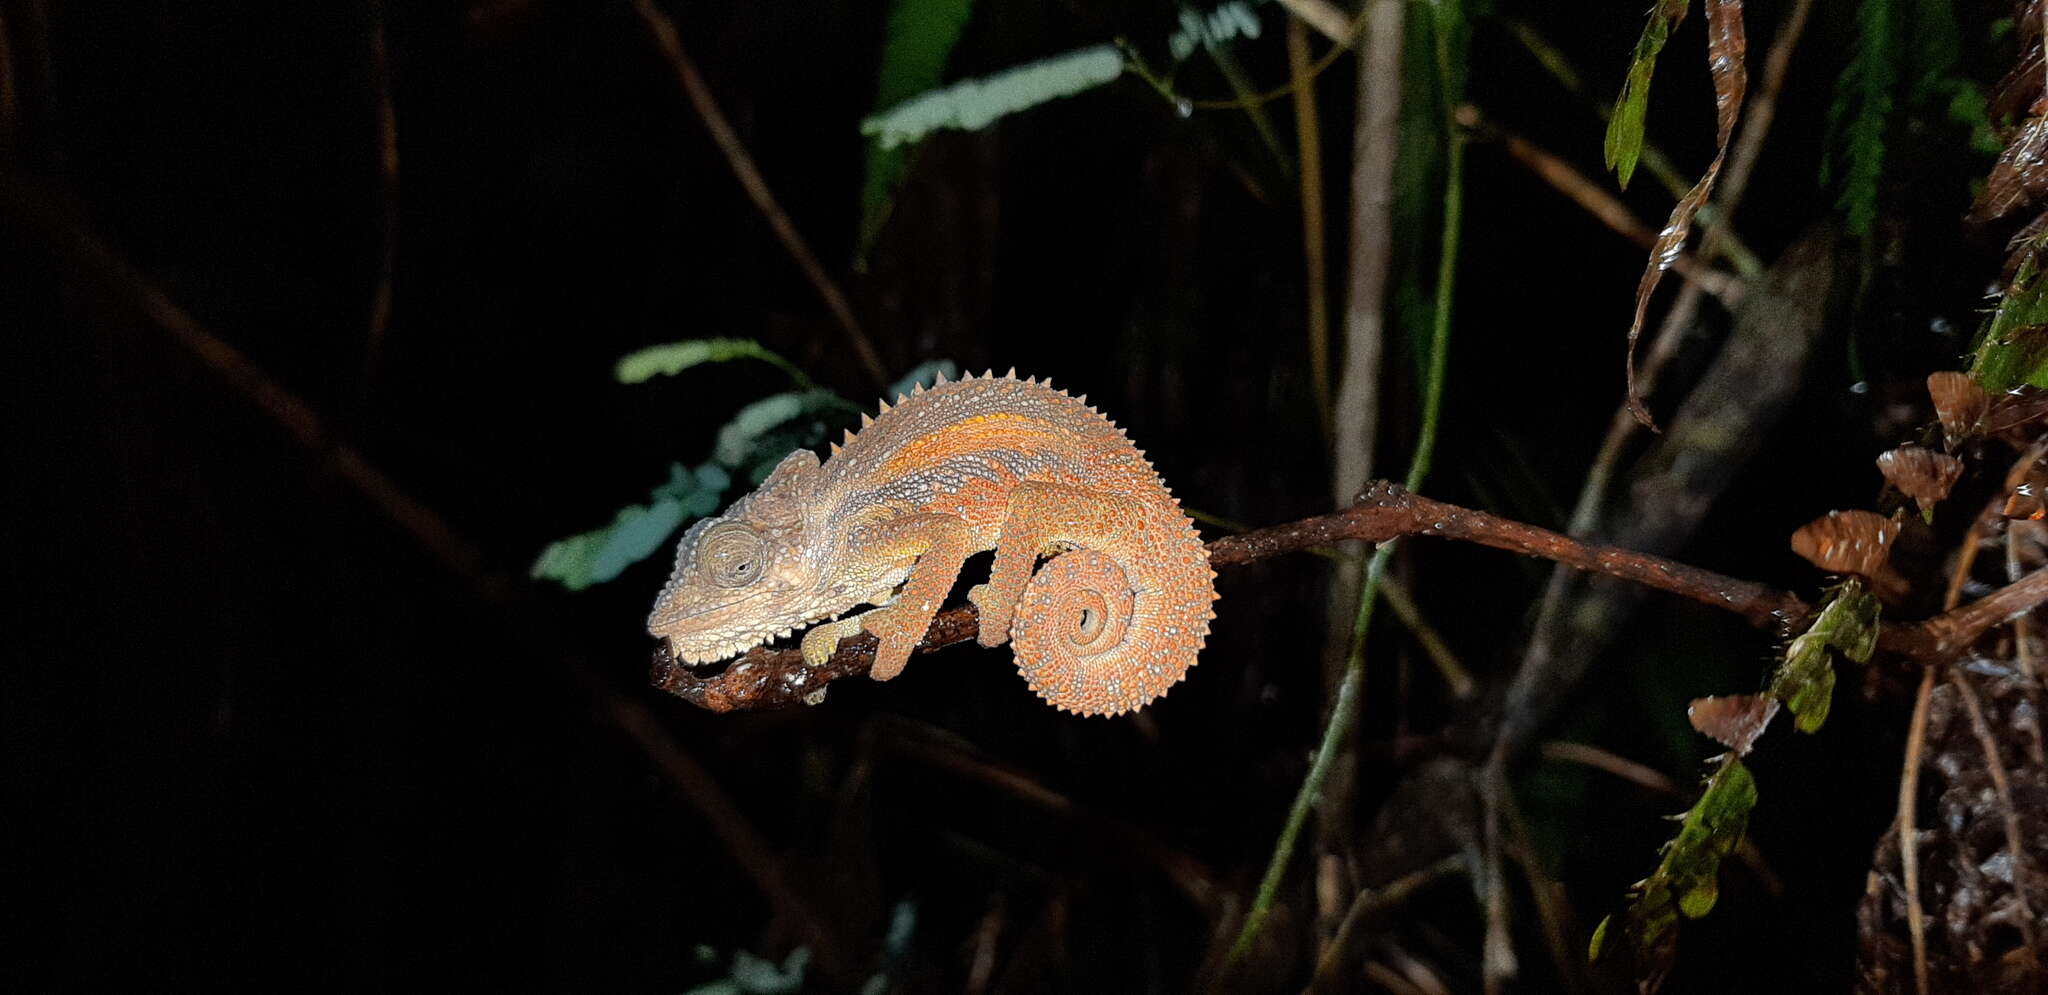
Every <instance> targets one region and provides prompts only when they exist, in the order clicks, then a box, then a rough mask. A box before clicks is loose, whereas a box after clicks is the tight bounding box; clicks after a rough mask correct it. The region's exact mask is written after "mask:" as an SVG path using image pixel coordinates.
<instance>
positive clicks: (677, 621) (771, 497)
mask: <svg viewBox="0 0 2048 995" xmlns="http://www.w3.org/2000/svg"><path fill="white" fill-rule="evenodd" d="M818 470H819V465H818V457H817V454H815V453H812V452H810V451H809V450H799V451H797V452H794V453H791V454H790V455H789V456H788V457H786V458H784V459H783V461H782V463H781V464H780V465H778V466H777V467H776V468H775V472H774V473H771V474H769V475H768V479H767V480H764V481H762V482H761V486H760V487H759V488H758V489H756V490H755V491H754V493H752V494H749V495H747V496H746V497H744V498H741V499H740V500H739V501H738V502H737V503H735V504H734V505H733V506H732V507H730V508H727V509H726V510H725V513H724V514H722V515H719V516H718V517H716V518H707V519H705V520H703V521H701V522H698V523H697V524H696V525H694V526H691V527H690V530H689V531H688V532H686V533H684V534H683V541H682V542H681V543H680V544H679V545H678V546H677V547H676V568H675V573H674V574H672V575H671V576H670V577H669V581H668V585H667V586H666V587H663V588H662V589H661V596H660V597H659V598H657V599H655V602H654V613H653V614H651V615H649V616H648V617H647V631H648V632H650V633H653V634H654V637H655V638H657V639H666V640H668V645H669V652H670V654H671V655H673V656H674V657H675V659H677V660H678V661H681V662H683V663H708V662H710V661H713V660H723V659H725V658H726V657H729V656H732V655H734V654H736V653H739V652H742V651H744V650H747V649H751V648H752V647H755V646H759V645H760V644H762V643H765V642H767V641H769V640H771V639H774V638H777V637H779V636H783V635H787V634H788V633H789V631H790V630H791V629H793V628H795V627H797V626H800V625H803V624H804V623H806V622H810V621H814V620H816V619H819V618H823V617H825V616H827V615H830V614H833V613H834V612H836V611H839V610H842V609H844V608H845V607H846V606H845V605H836V606H835V605H832V604H828V603H826V602H827V598H826V596H825V595H824V594H823V592H820V591H819V590H818V588H819V584H818V583H817V581H818V572H819V568H818V565H817V564H816V563H815V562H813V561H812V558H811V557H809V556H806V555H805V554H806V549H807V544H806V543H805V542H804V509H805V506H806V505H807V504H808V502H809V500H810V498H811V495H812V493H813V492H814V491H815V489H816V487H817V483H818Z"/></svg>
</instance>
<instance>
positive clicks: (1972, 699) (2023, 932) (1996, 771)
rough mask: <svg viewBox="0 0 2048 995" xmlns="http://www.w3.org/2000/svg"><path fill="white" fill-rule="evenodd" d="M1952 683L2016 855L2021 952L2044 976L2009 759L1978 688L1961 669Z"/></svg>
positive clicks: (1953, 672)
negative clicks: (2008, 772)
mask: <svg viewBox="0 0 2048 995" xmlns="http://www.w3.org/2000/svg"><path fill="white" fill-rule="evenodd" d="M1948 681H1949V683H1950V684H1953V685H1955V689H1956V694H1957V696H1958V697H1960V698H1962V701H1963V711H1965V712H1968V713H1969V714H1970V731H1971V732H1972V733H1974V734H1975V735H1976V737H1977V746H1978V748H1979V749H1981V750H1983V751H1984V772H1985V773H1987V774H1989V775H1991V787H1992V790H1993V791H1995V792H1997V794H1998V809H1999V813H1998V814H1999V815H2000V816H2002V817H2003V819H2004V822H2005V847H2006V849H2007V850H2010V851H2011V852H2012V881H2013V889H2012V894H2013V901H2014V902H2015V903H2017V904H2018V906H2019V915H2017V916H2015V917H2014V918H2015V919H2017V920H2019V927H2020V949H2021V951H2023V952H2024V953H2025V955H2026V958H2027V974H2028V975H2029V976H2030V977H2033V978H2036V979H2038V978H2040V976H2041V955H2040V953H2039V951H2040V947H2039V946H2038V945H2037V944H2036V943H2035V942H2034V909H2033V907H2032V906H2031V905H2030V904H2029V903H2028V902H2027V881H2028V879H2029V878H2031V877H2032V876H2033V870H2032V866H2031V865H2032V864H2033V861H2032V860H2030V859H2029V856H2030V854H2029V852H2028V849H2027V844H2026V838H2025V836H2023V835H2022V834H2021V832H2020V816H2019V809H2017V808H2015V807H2014V806H2013V802H2012V780H2011V778H2009V777H2007V776H2006V772H2005V758H2003V757H2001V756H2000V755H1999V752H1998V737H1997V736H1995V735H1992V732H1991V724H1990V723H1989V722H1986V721H1984V706H1982V705H1981V704H1979V703H1978V702H1977V692H1976V689H1974V688H1972V687H1970V682H1969V680H1968V679H1967V678H1965V677H1964V676H1963V670H1962V668H1961V667H1952V668H1950V669H1949V674H1948Z"/></svg>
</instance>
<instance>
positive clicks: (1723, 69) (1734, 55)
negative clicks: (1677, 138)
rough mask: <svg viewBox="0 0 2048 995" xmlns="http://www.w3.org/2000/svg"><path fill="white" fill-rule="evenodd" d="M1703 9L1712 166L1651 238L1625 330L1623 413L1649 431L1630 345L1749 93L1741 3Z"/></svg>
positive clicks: (1727, 1) (1720, 2) (1718, 1)
mask: <svg viewBox="0 0 2048 995" xmlns="http://www.w3.org/2000/svg"><path fill="white" fill-rule="evenodd" d="M1705 7H1706V12H1707V71H1708V72H1709V73H1710V74H1711V75H1712V76H1713V79H1714V144H1715V151H1714V161H1713V162H1711V163H1708V164H1707V171H1706V172H1705V173H1703V174H1701V176H1700V180H1699V182H1698V183H1695V184H1693V187H1692V189H1691V190H1688V191H1686V194H1685V196H1684V197H1681V198H1679V201H1678V204H1677V205H1676V206H1674V207H1673V208H1672V209H1671V217H1670V218H1669V219H1667V220H1666V221H1665V222H1664V228H1663V230H1662V231H1660V232H1658V233H1657V241H1656V244H1654V245H1652V246H1651V247H1650V262H1649V265H1647V266H1645V267H1644V268H1643V277H1642V279H1641V280H1639V281H1637V282H1636V310H1635V317H1634V318H1633V319H1632V320H1631V321H1630V322H1629V326H1628V410H1629V413H1630V414H1632V415H1634V416H1635V418H1636V420H1637V421H1639V422H1642V423H1643V424H1644V425H1647V426H1649V427H1651V428H1655V427H1656V425H1657V423H1656V421H1655V420H1654V419H1652V418H1651V417H1650V409H1649V408H1648V407H1646V406H1644V404H1643V395H1642V393H1641V391H1639V390H1638V389H1637V388H1636V341H1637V340H1638V339H1640V338H1641V337H1642V334H1643V322H1644V321H1645V320H1646V319H1647V318H1648V316H1649V312H1650V295H1652V294H1654V293H1656V291H1657V284H1658V283H1660V282H1662V281H1663V279H1664V271H1665V270H1668V269H1670V268H1671V267H1672V265H1673V264H1674V263H1676V262H1677V261H1678V254H1679V252H1680V251H1681V250H1683V249H1684V248H1685V240H1686V237H1687V236H1689V235H1691V234H1692V219H1693V216H1694V215H1696V214H1698V213H1699V210H1700V207H1701V206H1702V205H1704V204H1705V203H1706V202H1707V197H1708V196H1710V195H1711V194H1712V193H1713V192H1714V181H1715V180H1717V179H1719V178H1720V175H1721V164H1722V163H1723V162H1725V161H1726V160H1727V158H1728V142H1729V140H1730V139H1731V138H1732V137H1733V136H1734V134H1735V122H1736V119H1738V118H1740V117H1741V116H1742V98H1743V95H1744V94H1746V93H1747V92H1748V91H1749V62H1748V56H1747V53H1748V49H1749V40H1748V36H1747V35H1746V34H1745V33H1744V32H1743V27H1742V0H1706V3H1705Z"/></svg>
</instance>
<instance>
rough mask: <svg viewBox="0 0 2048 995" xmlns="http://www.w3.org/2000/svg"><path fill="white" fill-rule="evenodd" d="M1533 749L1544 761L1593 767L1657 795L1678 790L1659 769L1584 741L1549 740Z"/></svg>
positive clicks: (1668, 793) (1671, 793)
mask: <svg viewBox="0 0 2048 995" xmlns="http://www.w3.org/2000/svg"><path fill="white" fill-rule="evenodd" d="M1537 749H1538V752H1540V753H1541V754H1542V755H1543V758H1544V759H1546V760H1561V761H1564V762H1566V763H1575V764H1584V765H1585V766H1588V767H1595V768H1598V769H1600V770H1604V771H1606V772H1607V773H1609V774H1612V775H1614V776H1615V777H1618V778H1621V779H1622V780H1624V781H1629V782H1631V783H1634V784H1638V785H1641V786H1642V787H1645V788H1648V789H1650V790H1651V791H1655V792H1657V793H1658V794H1664V795H1675V794H1677V793H1678V785H1676V784H1674V783H1672V781H1671V778H1669V777H1667V776H1665V774H1664V772H1663V771H1660V770H1658V769H1657V768H1655V767H1652V766H1650V765H1649V764H1646V763H1642V762H1640V761H1636V760H1630V759H1629V758H1627V757H1624V756H1622V755H1621V754H1619V753H1614V752H1612V751H1609V750H1603V749H1601V748H1600V747H1597V746H1593V745H1591V744H1588V743H1571V742H1566V741H1563V740H1553V741H1551V742H1548V743H1545V744H1543V745H1542V746H1541V747H1538V748H1537Z"/></svg>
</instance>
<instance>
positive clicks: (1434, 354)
mask: <svg viewBox="0 0 2048 995" xmlns="http://www.w3.org/2000/svg"><path fill="white" fill-rule="evenodd" d="M1433 13H1434V17H1433V22H1432V24H1431V28H1432V30H1431V35H1432V37H1433V38H1434V39H1435V42H1436V68H1437V82H1438V89H1439V91H1440V92H1439V98H1440V100H1441V107H1440V108H1439V110H1440V115H1439V120H1440V121H1441V122H1442V126H1443V128H1444V140H1445V144H1446V146H1447V147H1446V150H1445V151H1446V158H1445V167H1444V194H1443V209H1444V222H1443V225H1444V227H1443V235H1442V239H1441V242H1440V248H1439V251H1438V254H1437V284H1436V314H1435V321H1434V325H1433V326H1432V330H1431V334H1430V356H1429V366H1428V372H1427V374H1426V376H1425V379H1424V382H1423V395H1422V426H1421V429H1420V431H1418V432H1417V433H1416V438H1415V455H1414V458H1413V459H1412V460H1411V461H1410V462H1409V464H1408V477H1407V481H1406V483H1407V487H1408V489H1409V490H1411V491H1412V490H1415V489H1416V488H1418V487H1420V486H1422V481H1423V480H1424V479H1425V478H1426V477H1428V476H1429V468H1430V463H1431V462H1432V458H1433V457H1434V455H1435V450H1436V438H1437V423H1438V422H1439V421H1441V420H1442V414H1443V395H1444V377H1445V371H1446V369H1447V366H1448V358H1449V353H1450V340H1451V302H1452V299H1453V294H1454V292H1455V291H1456V289H1457V286H1456V281H1457V273H1458V242H1459V239H1458V234H1459V227H1460V224H1461V222H1462V220H1463V218H1464V214H1465V197H1464V182H1465V138H1464V134H1463V132H1461V131H1460V130H1459V128H1458V124H1457V122H1456V121H1455V120H1454V119H1453V117H1452V108H1453V107H1454V106H1455V105H1456V98H1457V95H1456V94H1455V93H1452V92H1450V91H1451V83H1452V79H1451V53H1450V42H1449V40H1448V39H1447V38H1446V37H1445V30H1444V29H1445V27H1446V26H1447V25H1446V22H1447V21H1450V20H1451V19H1453V18H1455V17H1457V16H1458V14H1457V13H1456V12H1455V8H1452V12H1451V13H1449V14H1448V15H1447V14H1446V13H1445V10H1444V8H1441V7H1439V8H1435V9H1434V10H1433ZM1396 545H1397V544H1396V543H1394V542H1383V543H1380V544H1379V546H1378V548H1376V549H1374V550H1373V555H1372V560H1371V561H1370V562H1369V563H1368V564H1367V565H1366V568H1365V582H1364V584H1363V585H1362V587H1361V590H1360V592H1359V596H1358V613H1357V615H1356V617H1355V620H1354V621H1353V623H1352V627H1351V652H1350V654H1349V655H1348V657H1347V659H1346V660H1345V664H1344V679H1343V681H1342V682H1341V683H1340V684H1339V685H1338V686H1337V701H1336V704H1335V705H1334V706H1332V708H1331V709H1330V721H1329V724H1328V725H1327V726H1325V727H1324V729H1323V740H1322V745H1321V746H1320V747H1318V748H1317V750H1316V758H1315V761H1314V762H1313V763H1312V764H1310V765H1309V770H1308V776H1307V777H1305V778H1303V779H1302V782H1301V789H1300V790H1299V791H1297V792H1296V793H1295V796H1294V804H1293V805H1292V806H1291V807H1289V809H1288V812H1287V822H1286V823H1285V824H1284V825H1283V826H1282V827H1281V830H1280V838H1279V840H1278V841H1276V842H1275V844H1274V846H1273V856H1272V859H1271V860H1269V861H1268V862H1267V864H1266V873H1265V875H1264V876H1263V877H1262V878H1261V879H1260V881H1259V890H1258V893H1257V894H1256V895H1255V896H1254V897H1253V899H1252V907H1251V910H1250V911H1249V912H1248V913H1247V914H1246V915H1245V921H1244V925H1243V926H1242V927H1240V928H1239V930H1238V933H1237V939H1236V940H1235V941H1234V942H1232V943H1231V946H1230V954H1229V956H1228V957H1227V958H1225V960H1224V963H1223V972H1222V973H1223V976H1224V977H1226V978H1227V977H1229V976H1230V974H1231V972H1232V970H1233V969H1234V968H1235V967H1236V966H1237V965H1238V963H1240V962H1241V961H1242V960H1243V958H1244V955H1245V954H1246V952H1247V951H1249V950H1250V949H1251V945H1252V943H1253V941H1255V940H1257V939H1258V936H1259V933H1260V932H1261V931H1263V930H1264V929H1265V926H1266V920H1267V918H1268V917H1270V916H1271V915H1272V911H1273V902H1274V900H1275V898H1277V897H1278V895H1279V892H1280V883H1281V881H1282V880H1283V879H1284V878H1285V877H1286V874H1287V865H1288V864H1289V863H1290V861H1291V859H1292V858H1293V856H1294V848H1295V844H1296V843H1297V842H1298V841H1299V838H1300V835H1301V827H1302V824H1303V823H1305V822H1307V821H1308V812H1309V808H1310V807H1311V806H1313V805H1314V804H1315V801H1316V798H1317V796H1319V795H1320V794H1321V793H1322V790H1323V783H1324V782H1325V781H1326V780H1328V778H1329V775H1330V769H1331V766H1332V763H1331V761H1332V760H1333V759H1334V758H1335V757H1336V755H1337V753H1338V750H1339V749H1340V748H1342V746H1343V744H1344V741H1345V740H1346V738H1348V737H1349V736H1350V735H1351V731H1352V729H1353V727H1354V726H1356V725H1357V721H1358V715H1359V712H1360V711H1361V710H1362V708H1361V702H1360V698H1361V697H1362V696H1363V688H1364V685H1365V641H1366V636H1367V634H1368V632H1369V630H1370V628H1371V626H1372V609H1373V605H1374V604H1375V603H1376V602H1377V601H1378V600H1379V599H1378V594H1379V585H1380V578H1381V576H1382V575H1384V574H1385V573H1386V569H1387V562H1388V561H1389V560H1391V559H1392V558H1393V555H1394V548H1395V546H1396Z"/></svg>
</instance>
